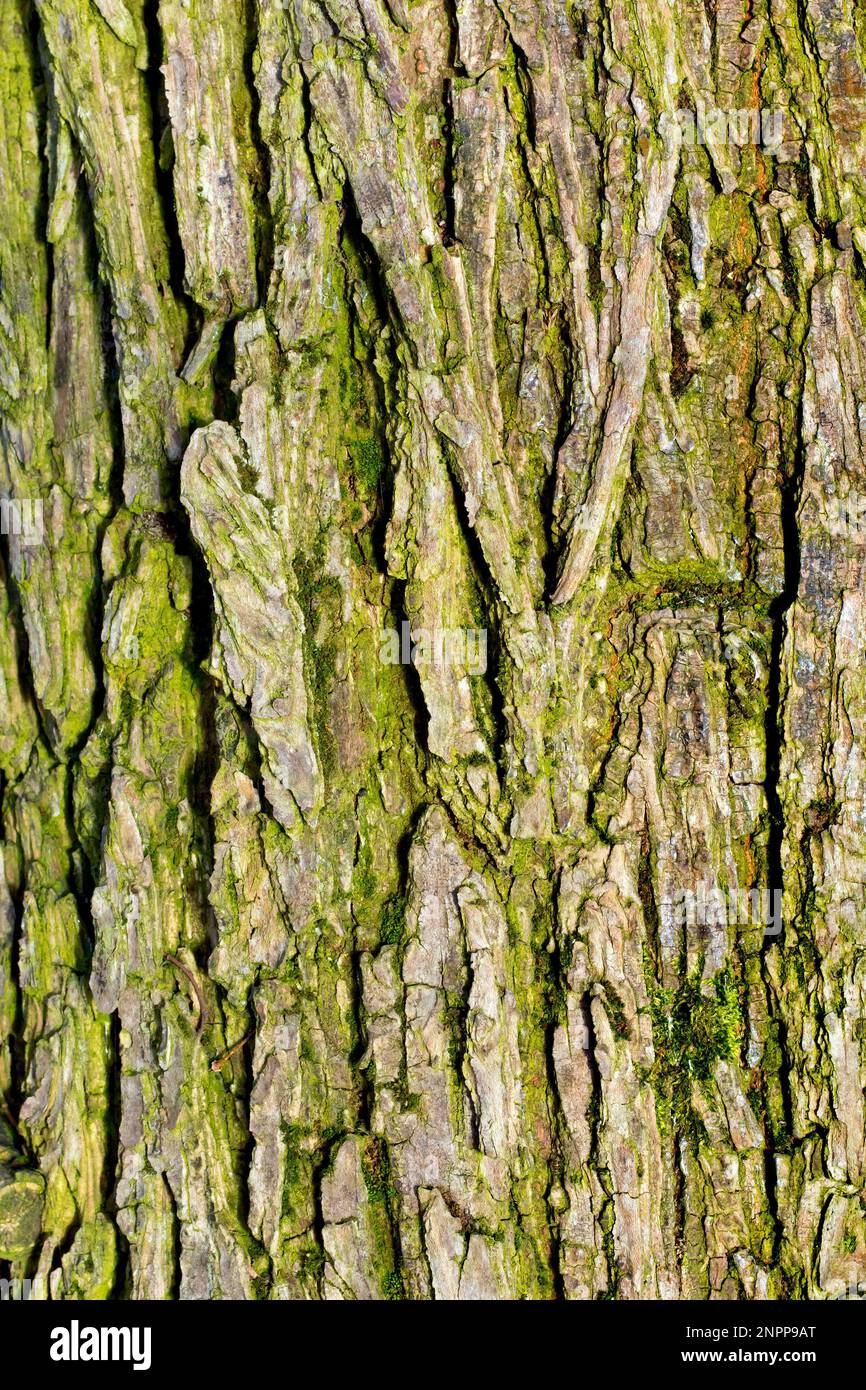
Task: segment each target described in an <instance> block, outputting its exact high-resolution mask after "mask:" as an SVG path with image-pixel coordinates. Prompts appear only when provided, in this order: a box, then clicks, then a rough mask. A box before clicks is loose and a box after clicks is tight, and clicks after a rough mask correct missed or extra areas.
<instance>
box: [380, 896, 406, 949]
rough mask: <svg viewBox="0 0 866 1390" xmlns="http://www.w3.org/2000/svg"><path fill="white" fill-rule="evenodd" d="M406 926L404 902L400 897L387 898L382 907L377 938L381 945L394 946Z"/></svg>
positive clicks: (400, 938)
mask: <svg viewBox="0 0 866 1390" xmlns="http://www.w3.org/2000/svg"><path fill="white" fill-rule="evenodd" d="M405 928H406V902H405V899H404V898H402V897H394V898H389V899H388V901H387V902H386V903H385V905H384V907H383V908H382V918H381V926H380V930H379V940H380V942H381V943H382V945H383V946H396V944H397V942H398V941H400V940H402V937H403V932H404V931H405Z"/></svg>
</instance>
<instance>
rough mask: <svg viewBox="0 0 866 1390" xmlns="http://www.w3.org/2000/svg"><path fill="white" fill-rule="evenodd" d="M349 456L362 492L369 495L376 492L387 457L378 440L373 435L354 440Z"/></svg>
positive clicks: (350, 445) (351, 443) (350, 446)
mask: <svg viewBox="0 0 866 1390" xmlns="http://www.w3.org/2000/svg"><path fill="white" fill-rule="evenodd" d="M349 456H350V458H351V460H352V464H353V467H354V471H355V477H356V479H357V481H358V483H359V484H360V486H361V490H362V491H363V492H364V493H367V494H368V495H369V494H372V493H374V492H376V491H377V490H378V487H379V479H380V478H381V476H382V471H383V469H384V467H385V457H384V455H383V453H382V449H381V447H380V445H379V442H378V440H376V439H375V438H374V437H373V436H372V435H369V436H368V437H367V438H364V439H355V440H352V441H351V442H350V444H349Z"/></svg>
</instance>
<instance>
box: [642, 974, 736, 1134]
mask: <svg viewBox="0 0 866 1390" xmlns="http://www.w3.org/2000/svg"><path fill="white" fill-rule="evenodd" d="M702 976H703V960H702V959H700V960H699V961H698V964H697V965H696V966H695V968H694V970H693V971H692V972H691V974H689V975H688V976H686V978H685V979H684V980H682V981H681V983H680V984H679V985H678V986H677V987H676V989H663V988H660V987H659V986H657V985H654V984H653V985H651V986H650V988H649V1006H650V1017H651V1021H652V1030H653V1046H654V1048H655V1062H654V1064H653V1067H652V1070H651V1073H650V1077H649V1080H650V1082H651V1084H652V1086H653V1088H654V1090H655V1093H656V1104H657V1109H658V1114H659V1121H660V1124H661V1125H662V1128H663V1130H666V1131H667V1130H669V1129H671V1128H672V1129H673V1130H674V1131H675V1132H676V1133H681V1134H685V1135H686V1136H687V1137H688V1138H689V1139H690V1140H691V1141H692V1142H694V1143H700V1142H701V1141H702V1140H703V1139H704V1138H705V1132H704V1128H703V1125H702V1123H701V1121H700V1119H699V1118H698V1116H697V1115H696V1113H695V1111H694V1109H693V1106H692V1088H693V1086H694V1085H695V1084H697V1085H699V1086H706V1085H707V1083H708V1082H709V1081H710V1080H711V1078H712V1075H713V1069H714V1067H715V1065H716V1063H717V1062H718V1061H719V1060H721V1059H726V1060H730V1059H731V1058H733V1057H735V1056H736V1055H737V1051H738V1047H739V1038H740V1032H741V1029H742V1015H741V1009H740V1003H739V1000H738V996H737V988H736V982H735V981H734V979H733V976H732V974H731V972H730V971H728V970H725V971H723V972H722V973H721V974H720V975H717V976H716V977H715V979H714V980H713V981H712V983H711V985H710V986H709V988H711V990H712V993H709V992H708V984H707V982H706V981H704V980H703V978H702Z"/></svg>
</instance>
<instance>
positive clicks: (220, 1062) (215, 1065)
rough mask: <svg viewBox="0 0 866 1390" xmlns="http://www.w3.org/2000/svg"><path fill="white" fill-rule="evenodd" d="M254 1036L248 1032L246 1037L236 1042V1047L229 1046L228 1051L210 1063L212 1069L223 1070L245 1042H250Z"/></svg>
mask: <svg viewBox="0 0 866 1390" xmlns="http://www.w3.org/2000/svg"><path fill="white" fill-rule="evenodd" d="M252 1036H253V1035H252V1033H247V1035H246V1037H245V1038H241V1040H240V1042H236V1043H235V1045H234V1047H230V1048H229V1050H228V1052H224V1053H223V1055H222V1056H221V1057H215V1058H214V1060H213V1061H212V1062H211V1064H210V1069H211V1071H222V1069H223V1067H224V1066H225V1064H226V1062H228V1061H230V1060H231V1058H232V1057H234V1055H235V1053H236V1052H240V1050H241V1048H242V1047H243V1045H244V1043H248V1042H249V1040H250V1038H251V1037H252Z"/></svg>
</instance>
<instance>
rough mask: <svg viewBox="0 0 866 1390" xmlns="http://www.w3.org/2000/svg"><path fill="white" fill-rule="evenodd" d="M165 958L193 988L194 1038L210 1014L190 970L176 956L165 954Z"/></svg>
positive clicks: (198, 985)
mask: <svg viewBox="0 0 866 1390" xmlns="http://www.w3.org/2000/svg"><path fill="white" fill-rule="evenodd" d="M165 958H166V960H167V961H170V962H171V964H172V965H174V966H176V967H177V969H178V970H180V971H181V973H182V974H184V975H185V976H186V978H187V979H188V980H189V982H190V984H191V985H192V987H193V990H194V992H195V997H196V1000H197V1002H198V1022H197V1023H196V1026H195V1031H196V1036H198V1035H199V1034H200V1033H201V1030H202V1029H203V1028H204V1026H205V1024H206V1023H207V1021H208V1019H209V1017H210V1012H209V1010H208V1006H207V1003H206V1002H205V997H204V994H203V993H202V988H201V985H200V984H199V982H198V980H197V979H196V977H195V975H194V973H193V972H192V970H190V968H189V966H188V965H184V963H183V961H182V960H178V958H177V956H172V955H168V954H167V955H166V957H165Z"/></svg>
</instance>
